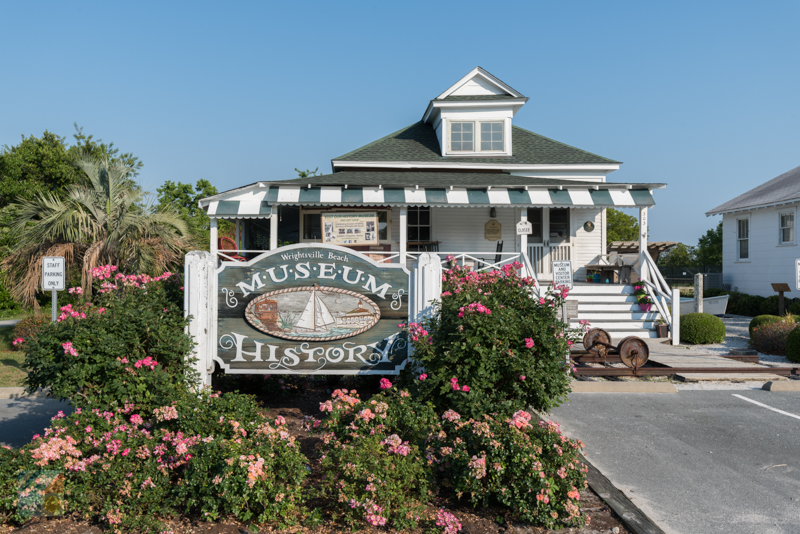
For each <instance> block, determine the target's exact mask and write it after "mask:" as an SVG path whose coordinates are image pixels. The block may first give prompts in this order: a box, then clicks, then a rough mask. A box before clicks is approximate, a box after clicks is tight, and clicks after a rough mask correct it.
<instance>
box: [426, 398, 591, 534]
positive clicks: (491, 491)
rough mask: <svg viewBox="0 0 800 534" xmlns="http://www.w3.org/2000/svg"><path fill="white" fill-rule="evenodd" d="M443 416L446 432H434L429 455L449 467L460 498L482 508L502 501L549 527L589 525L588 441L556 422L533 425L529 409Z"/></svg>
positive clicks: (516, 513) (519, 515)
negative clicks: (584, 494) (582, 456)
mask: <svg viewBox="0 0 800 534" xmlns="http://www.w3.org/2000/svg"><path fill="white" fill-rule="evenodd" d="M442 418H443V423H442V424H443V428H444V432H443V433H440V434H438V435H437V436H432V438H433V439H432V440H431V443H430V446H429V447H428V451H427V453H426V454H427V456H428V457H429V458H431V459H433V461H434V463H436V464H437V465H438V466H439V467H444V473H445V474H446V476H447V478H446V479H445V480H446V481H451V485H452V491H453V492H454V493H455V494H456V495H457V496H463V498H464V499H467V500H469V501H470V502H471V504H472V505H473V506H474V507H476V508H485V507H487V506H491V505H495V504H501V505H503V506H505V507H508V508H509V509H510V510H512V511H513V512H512V513H513V514H514V516H515V518H517V519H521V520H523V521H528V522H531V523H534V524H536V525H541V526H544V527H547V528H553V529H555V528H561V527H564V526H569V527H581V526H583V525H584V523H585V522H586V517H585V516H584V515H583V514H582V513H581V510H580V507H579V504H580V503H579V499H580V491H581V490H582V489H584V488H585V487H587V485H588V483H587V482H586V474H585V473H586V472H587V471H588V468H587V467H586V466H585V465H582V464H581V463H580V461H579V459H578V453H579V452H580V448H581V447H582V446H583V444H582V443H580V442H579V441H573V440H571V439H568V438H567V437H566V436H563V435H562V434H561V431H560V430H559V429H558V425H557V424H556V423H552V422H548V423H544V422H543V421H540V422H539V424H538V425H536V424H533V425H532V424H530V421H531V419H532V418H531V415H530V414H529V413H528V412H525V411H523V410H520V411H518V412H517V413H515V414H514V415H513V416H512V417H511V418H507V419H499V418H495V417H492V416H489V415H485V416H484V417H483V418H481V419H480V420H475V419H469V420H467V421H463V420H461V418H460V416H459V414H457V413H456V412H452V411H450V412H446V413H445V414H444V415H443V416H442Z"/></svg>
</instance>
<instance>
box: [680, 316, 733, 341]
mask: <svg viewBox="0 0 800 534" xmlns="http://www.w3.org/2000/svg"><path fill="white" fill-rule="evenodd" d="M724 340H725V324H724V323H723V322H722V319H720V318H719V317H715V316H714V315H711V314H708V313H688V314H686V315H683V316H681V341H685V342H687V343H693V344H695V345H705V344H709V343H722V341H724Z"/></svg>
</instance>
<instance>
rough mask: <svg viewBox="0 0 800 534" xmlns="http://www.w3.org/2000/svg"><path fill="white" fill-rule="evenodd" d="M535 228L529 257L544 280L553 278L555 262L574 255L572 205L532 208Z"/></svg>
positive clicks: (529, 216) (529, 239)
mask: <svg viewBox="0 0 800 534" xmlns="http://www.w3.org/2000/svg"><path fill="white" fill-rule="evenodd" d="M528 221H530V222H531V226H532V227H533V231H532V233H531V235H529V236H528V257H529V258H530V260H531V265H532V266H533V269H534V270H535V271H536V278H537V279H538V280H542V281H551V280H552V279H553V269H552V263H553V262H554V261H564V260H571V259H572V243H571V242H570V209H569V208H528Z"/></svg>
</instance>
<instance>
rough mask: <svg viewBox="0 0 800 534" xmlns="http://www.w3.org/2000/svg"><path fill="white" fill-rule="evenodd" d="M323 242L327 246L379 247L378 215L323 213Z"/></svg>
mask: <svg viewBox="0 0 800 534" xmlns="http://www.w3.org/2000/svg"><path fill="white" fill-rule="evenodd" d="M322 242H323V243H325V244H326V245H343V246H351V245H377V244H378V213H377V212H374V211H365V212H357V213H323V214H322Z"/></svg>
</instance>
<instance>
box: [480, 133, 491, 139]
mask: <svg viewBox="0 0 800 534" xmlns="http://www.w3.org/2000/svg"><path fill="white" fill-rule="evenodd" d="M491 140H492V134H491V133H490V132H481V141H491Z"/></svg>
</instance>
